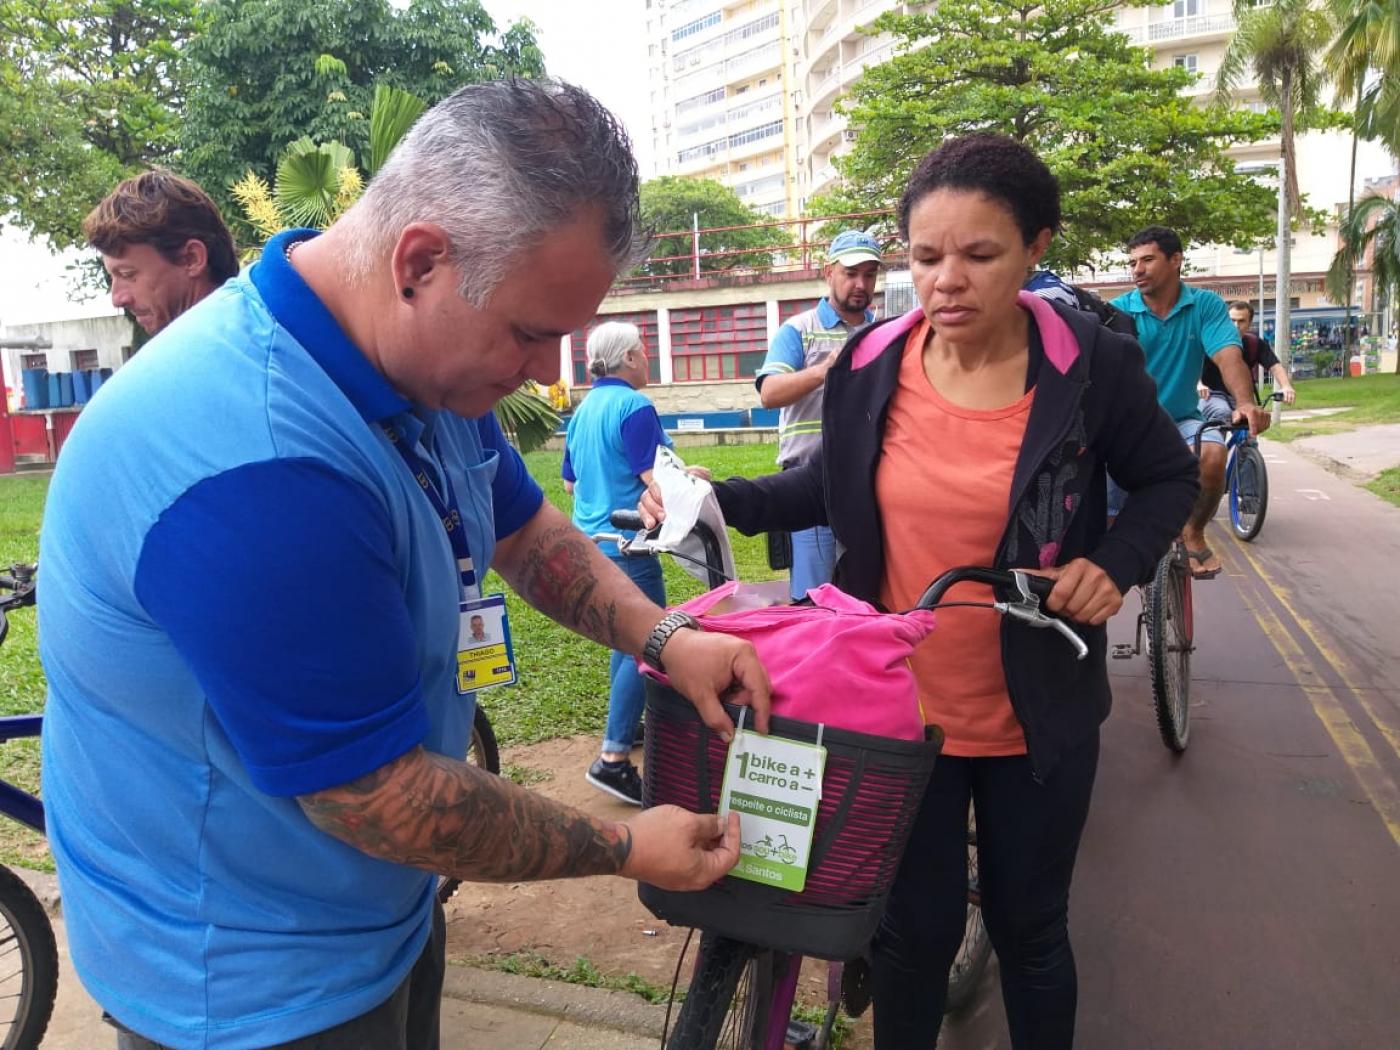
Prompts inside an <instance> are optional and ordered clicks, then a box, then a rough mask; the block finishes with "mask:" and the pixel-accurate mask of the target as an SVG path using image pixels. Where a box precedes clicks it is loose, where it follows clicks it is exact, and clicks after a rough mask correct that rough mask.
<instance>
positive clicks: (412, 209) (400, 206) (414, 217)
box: [341, 79, 646, 307]
mask: <svg viewBox="0 0 1400 1050" xmlns="http://www.w3.org/2000/svg"><path fill="white" fill-rule="evenodd" d="M590 206H592V207H596V208H598V209H599V210H600V211H601V213H602V218H603V247H604V249H605V251H606V252H607V253H608V256H609V258H610V259H611V260H612V262H613V265H614V267H615V268H616V270H618V271H619V272H620V271H622V270H623V269H624V268H626V267H628V266H629V265H630V264H631V263H633V262H635V261H636V260H637V259H639V258H641V257H642V255H643V254H644V250H645V247H646V244H645V241H646V238H645V235H644V234H643V233H642V232H641V230H640V223H639V220H638V217H639V213H640V205H639V203H638V197H637V162H636V159H635V158H634V157H633V156H632V145H631V142H630V141H629V140H628V138H627V133H626V132H625V131H624V130H623V129H622V127H621V126H620V125H619V124H618V122H617V119H616V118H615V117H614V116H613V115H612V114H611V113H609V112H608V111H607V110H606V109H604V108H603V106H602V105H600V104H599V103H598V101H597V100H596V99H594V98H593V96H592V95H590V94H588V92H586V91H584V90H583V89H582V88H578V87H574V86H573V85H571V84H566V83H563V82H562V81H557V80H520V79H509V80H498V81H492V82H488V83H483V84H472V85H470V86H468V87H463V88H459V89H458V90H457V91H454V92H453V93H452V94H451V95H449V96H448V97H447V98H445V99H443V100H442V101H441V102H439V103H438V104H437V105H435V106H433V107H432V108H431V109H429V110H428V111H427V112H425V113H424V114H423V115H422V116H421V117H420V118H419V119H418V121H417V123H415V124H414V125H413V127H412V128H411V129H410V130H409V132H408V134H407V135H405V136H404V138H403V140H402V141H401V142H400V143H399V144H398V146H396V147H395V148H394V151H393V153H392V154H390V156H389V159H388V160H387V161H386V162H385V164H384V166H383V167H382V168H380V169H379V171H378V173H377V174H376V175H375V176H374V178H373V179H371V180H370V183H369V185H368V186H367V187H366V188H365V192H364V195H363V196H362V197H361V198H360V200H359V201H358V202H356V204H355V205H354V207H352V208H351V209H350V210H349V211H348V212H346V214H345V215H344V216H343V217H342V219H341V223H343V224H345V225H347V226H350V227H352V229H353V235H352V236H349V237H346V238H345V241H344V244H345V245H346V247H345V249H344V253H345V257H344V259H343V260H342V261H343V263H344V265H345V267H346V269H347V270H348V272H349V276H350V277H351V279H352V280H354V281H356V283H363V282H365V281H367V280H368V279H369V277H370V274H371V273H372V272H373V270H374V268H375V267H376V266H378V265H382V262H383V260H384V259H385V258H386V257H387V256H388V255H389V254H390V253H391V252H392V251H393V248H394V245H395V244H396V243H397V241H398V238H399V235H400V234H401V233H402V232H403V230H404V228H405V227H407V226H408V225H410V224H411V223H415V222H431V223H436V224H437V225H439V226H441V227H442V228H443V230H444V231H446V233H447V235H448V237H449V238H450V239H451V242H452V263H453V265H454V266H455V267H456V268H457V270H458V272H459V273H461V275H462V284H461V294H462V297H463V298H464V299H466V300H467V301H468V302H469V303H471V304H472V305H474V306H477V307H481V306H484V305H485V303H486V301H487V300H488V299H489V298H490V296H491V293H492V292H493V291H495V289H496V286H497V285H498V284H499V283H500V281H501V278H502V277H504V276H505V273H506V271H507V270H508V269H509V268H510V264H511V263H512V261H513V260H514V259H515V257H516V256H518V255H519V253H520V252H521V251H523V250H525V249H528V248H531V247H533V246H534V245H536V244H537V243H539V242H541V241H543V240H544V239H545V238H547V237H548V236H549V234H550V233H551V231H553V230H554V229H555V228H557V227H558V226H559V225H560V224H562V223H566V222H568V221H569V220H571V219H573V218H575V217H576V216H577V214H578V212H579V211H580V210H581V209H584V208H588V207H590Z"/></svg>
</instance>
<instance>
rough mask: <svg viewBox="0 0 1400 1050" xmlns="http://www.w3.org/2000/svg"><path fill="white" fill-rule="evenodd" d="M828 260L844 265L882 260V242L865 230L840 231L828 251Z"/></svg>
mask: <svg viewBox="0 0 1400 1050" xmlns="http://www.w3.org/2000/svg"><path fill="white" fill-rule="evenodd" d="M826 261H827V262H839V263H840V264H841V265H842V266H859V265H860V264H861V263H865V262H875V263H877V262H880V243H879V242H878V241H877V240H875V238H874V237H872V236H870V234H868V233H866V232H865V231H864V230H846V231H845V232H844V233H838V234H837V235H836V239H835V240H834V241H832V242H831V247H830V248H828V249H827V252H826Z"/></svg>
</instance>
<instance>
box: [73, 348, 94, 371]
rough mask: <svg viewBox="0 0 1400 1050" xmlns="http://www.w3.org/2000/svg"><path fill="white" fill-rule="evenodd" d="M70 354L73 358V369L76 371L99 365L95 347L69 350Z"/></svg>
mask: <svg viewBox="0 0 1400 1050" xmlns="http://www.w3.org/2000/svg"><path fill="white" fill-rule="evenodd" d="M68 356H69V357H70V358H71V359H72V362H73V371H75V372H86V371H87V370H88V369H90V368H97V367H98V364H97V350H96V348H95V347H94V348H91V349H86V350H73V351H70V352H69V354H68Z"/></svg>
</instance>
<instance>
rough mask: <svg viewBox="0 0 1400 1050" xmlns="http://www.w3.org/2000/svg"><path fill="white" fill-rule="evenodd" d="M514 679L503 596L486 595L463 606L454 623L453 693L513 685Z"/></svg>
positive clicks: (513, 657) (513, 655) (508, 627)
mask: <svg viewBox="0 0 1400 1050" xmlns="http://www.w3.org/2000/svg"><path fill="white" fill-rule="evenodd" d="M515 677H516V676H515V653H514V651H513V650H512V649H511V644H510V621H509V620H508V619H506V596H505V595H504V594H490V595H487V596H486V597H485V598H472V599H470V600H468V601H465V602H463V603H462V605H461V612H460V613H459V615H458V621H457V692H459V693H473V692H476V691H477V690H478V689H490V688H491V687H492V686H494V685H513V684H515Z"/></svg>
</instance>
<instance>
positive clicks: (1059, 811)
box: [873, 732, 1099, 1050]
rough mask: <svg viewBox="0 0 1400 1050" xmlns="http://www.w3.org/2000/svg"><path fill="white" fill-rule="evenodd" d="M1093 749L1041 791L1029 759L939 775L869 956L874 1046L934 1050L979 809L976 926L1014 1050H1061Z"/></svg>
mask: <svg viewBox="0 0 1400 1050" xmlns="http://www.w3.org/2000/svg"><path fill="white" fill-rule="evenodd" d="M1098 761H1099V737H1098V733H1097V732H1095V733H1094V734H1093V736H1091V737H1090V738H1089V739H1088V740H1086V741H1084V742H1083V743H1082V744H1079V745H1077V746H1076V747H1074V748H1072V749H1070V750H1069V751H1067V752H1066V753H1065V754H1064V756H1063V758H1062V759H1061V761H1060V764H1059V765H1058V766H1056V767H1055V769H1054V770H1053V771H1052V772H1051V774H1050V776H1049V777H1048V778H1047V780H1046V782H1045V783H1044V784H1037V783H1036V782H1035V780H1034V779H1033V778H1032V776H1031V766H1030V760H1029V759H1028V758H1027V757H1026V756H1025V755H1019V756H1015V757H1012V758H952V757H948V756H944V757H942V758H940V759H939V760H938V763H937V765H935V766H934V771H933V778H932V779H931V780H930V782H929V786H928V790H927V791H926V792H925V793H924V800H923V803H922V804H921V806H920V807H919V814H918V817H917V818H916V819H915V822H914V830H913V833H912V835H911V836H910V839H909V848H908V849H907V851H906V852H905V854H904V860H903V861H902V863H901V864H900V868H899V875H898V876H897V877H896V879H895V884H894V888H893V890H892V891H891V893H890V901H889V907H888V908H887V909H886V911H885V916H884V918H883V919H882V920H881V923H880V929H879V931H878V933H877V934H876V936H875V945H874V954H875V958H874V968H873V969H874V973H873V977H874V1002H875V1045H876V1047H877V1048H878V1050H915V1048H921V1050H922V1048H927V1050H933V1047H934V1045H935V1044H936V1043H937V1041H938V1030H939V1027H940V1025H941V1024H942V1022H943V1006H944V1002H945V1001H946V999H947V994H948V969H949V967H951V966H952V964H953V959H954V957H955V956H956V955H957V951H958V945H959V944H960V943H961V942H962V936H963V927H964V925H965V922H966V913H967V814H968V802H969V800H970V801H971V802H972V803H973V804H974V805H975V806H976V813H977V853H978V866H979V878H980V883H981V889H982V917H983V919H984V921H985V922H986V924H987V932H988V933H989V934H990V935H991V939H992V945H993V946H994V947H995V948H996V953H997V959H998V961H999V965H1000V969H1001V994H1002V1002H1003V1004H1004V1005H1005V1007H1006V1020H1007V1024H1008V1026H1009V1028H1010V1030H1011V1045H1012V1046H1014V1047H1015V1048H1016V1050H1068V1048H1069V1047H1070V1046H1072V1045H1073V1043H1074V1011H1075V1002H1076V998H1077V994H1078V988H1077V983H1076V978H1075V971H1074V954H1073V953H1072V952H1071V951H1070V946H1069V926H1068V919H1069V884H1070V877H1071V875H1072V874H1073V873H1074V857H1075V854H1076V853H1077V852H1078V850H1079V837H1080V833H1081V832H1082V831H1083V829H1084V820H1085V817H1086V816H1087V815H1088V812H1089V795H1090V793H1091V792H1092V791H1093V787H1094V771H1095V769H1096V768H1097V766H1098Z"/></svg>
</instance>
